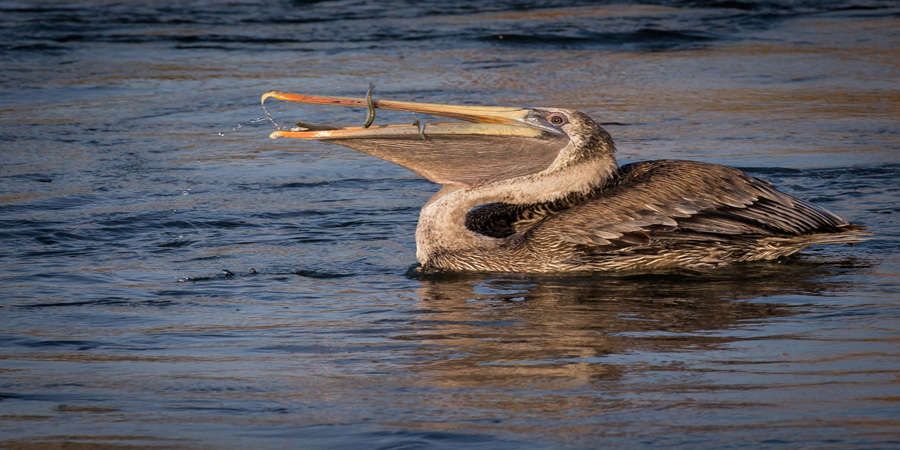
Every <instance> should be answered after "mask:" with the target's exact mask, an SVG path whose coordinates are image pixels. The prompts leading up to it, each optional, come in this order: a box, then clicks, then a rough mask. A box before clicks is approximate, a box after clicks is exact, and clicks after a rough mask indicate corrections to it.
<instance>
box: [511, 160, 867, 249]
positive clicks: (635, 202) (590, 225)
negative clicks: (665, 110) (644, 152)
mask: <svg viewBox="0 0 900 450" xmlns="http://www.w3.org/2000/svg"><path fill="white" fill-rule="evenodd" d="M848 228H855V227H854V226H852V225H850V224H849V223H847V222H846V221H844V220H843V219H841V218H840V217H838V216H836V215H834V214H832V213H831V212H829V211H827V210H825V209H823V208H820V207H818V206H815V205H813V204H810V203H807V202H805V201H803V200H800V199H797V198H794V197H791V196H790V195H787V194H784V193H782V192H778V191H776V190H775V189H773V188H772V187H770V186H769V184H768V183H767V182H765V181H763V180H760V179H758V178H753V177H750V176H748V175H747V174H745V173H743V172H741V171H740V170H737V169H734V168H731V167H726V166H720V165H715V164H707V163H700V162H692V161H667V160H663V161H648V162H641V163H635V164H629V165H626V166H623V167H622V168H621V169H620V176H619V177H618V179H617V180H616V181H615V182H613V183H612V184H611V185H610V186H608V187H607V188H606V189H604V190H603V192H602V193H600V194H599V195H597V196H595V197H593V198H591V199H590V200H588V201H586V202H584V203H582V204H580V205H578V206H575V207H573V208H571V209H568V210H566V211H563V212H560V213H559V214H556V215H554V216H552V217H548V218H547V219H546V220H544V221H543V222H541V223H540V224H539V225H537V226H535V227H534V228H532V229H531V230H529V231H528V232H527V233H528V234H530V236H528V237H529V238H531V239H533V240H534V241H544V242H547V241H556V242H560V241H561V242H569V243H572V244H580V245H588V246H593V247H611V248H620V247H625V246H630V245H639V244H647V243H649V242H650V241H651V239H652V238H654V237H657V238H666V239H679V238H683V239H697V238H700V237H702V238H704V239H730V238H737V237H739V236H797V235H803V234H810V233H814V232H840V231H845V230H846V229H848Z"/></svg>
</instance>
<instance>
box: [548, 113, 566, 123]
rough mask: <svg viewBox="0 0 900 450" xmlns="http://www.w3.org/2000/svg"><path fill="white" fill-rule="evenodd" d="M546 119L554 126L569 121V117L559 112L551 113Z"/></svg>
mask: <svg viewBox="0 0 900 450" xmlns="http://www.w3.org/2000/svg"><path fill="white" fill-rule="evenodd" d="M547 121H548V122H550V123H552V124H553V125H556V126H561V125H565V124H567V123H569V119H568V118H567V117H566V116H565V115H563V114H560V113H553V114H550V115H549V116H547Z"/></svg>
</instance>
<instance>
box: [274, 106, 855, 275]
mask: <svg viewBox="0 0 900 450" xmlns="http://www.w3.org/2000/svg"><path fill="white" fill-rule="evenodd" d="M269 97H275V98H278V99H282V100H290V101H296V102H302V103H318V104H330V105H343V106H356V107H366V106H368V107H369V110H370V111H372V108H373V107H374V108H381V109H393V110H400V111H412V112H418V113H425V114H431V115H437V116H444V117H450V118H454V119H460V120H463V121H466V122H469V123H438V124H428V125H427V128H423V127H421V126H415V125H383V126H372V127H368V128H365V127H346V128H338V129H333V130H331V129H327V130H321V129H319V130H306V131H292V132H286V131H276V132H274V133H272V137H292V138H301V139H314V140H322V141H329V142H332V143H336V144H340V145H344V146H347V147H351V148H354V149H357V150H360V151H362V152H365V153H368V154H370V155H372V156H376V157H378V158H381V159H384V160H387V161H390V162H393V163H395V164H399V165H401V166H403V167H406V168H408V169H410V170H412V171H413V172H416V173H417V174H419V175H421V176H423V177H425V178H427V179H429V180H431V181H433V182H435V183H440V184H442V185H444V186H443V188H442V189H441V190H440V191H439V192H438V193H437V194H435V195H434V197H432V198H431V200H429V201H428V203H427V204H426V205H425V207H424V208H423V209H422V212H421V215H420V218H419V225H418V229H417V230H416V243H417V246H418V249H417V257H418V260H419V262H420V263H421V265H422V269H423V270H424V271H426V272H433V271H492V272H566V271H583V270H588V271H595V270H620V269H622V270H624V269H656V268H706V267H715V266H720V265H723V264H727V263H731V262H741V261H758V260H769V259H775V258H779V257H783V256H786V255H790V254H793V253H795V252H797V251H800V250H802V249H803V248H806V247H807V246H810V245H814V244H830V243H852V242H858V241H860V240H861V239H862V237H861V236H863V235H865V234H867V233H866V232H865V231H863V229H862V227H860V226H855V225H851V224H849V223H847V222H846V221H844V220H843V219H841V218H840V217H838V216H836V215H834V214H833V213H831V212H829V211H827V210H825V209H824V208H821V207H818V206H815V205H812V204H810V203H807V202H805V201H803V200H800V199H797V198H794V197H792V196H790V195H787V194H784V193H782V192H779V191H777V190H775V189H773V188H772V187H770V186H769V183H767V182H765V181H763V180H760V179H758V178H754V177H751V176H748V175H746V174H744V173H743V172H741V171H739V170H737V169H734V168H731V167H726V166H720V165H714V164H707V163H700V162H691V161H668V160H663V161H646V162H639V163H633V164H628V165H625V166H621V167H619V166H618V165H617V163H616V160H615V157H614V152H615V146H614V144H613V141H612V138H611V137H610V135H609V134H608V133H607V132H606V131H605V130H604V129H603V128H601V127H600V126H599V125H597V123H596V122H594V121H593V120H591V119H590V118H589V117H588V116H586V115H584V114H582V113H580V112H577V111H571V110H565V109H555V108H504V107H478V106H450V105H435V104H425V103H408V102H393V101H385V100H380V101H372V100H368V101H366V100H363V99H353V98H343V97H320V96H309V95H302V94H287V93H279V92H269V93H267V94H265V95H264V96H263V101H265V100H266V99H267V98H269Z"/></svg>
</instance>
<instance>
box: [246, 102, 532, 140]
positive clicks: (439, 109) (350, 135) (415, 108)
mask: <svg viewBox="0 0 900 450" xmlns="http://www.w3.org/2000/svg"><path fill="white" fill-rule="evenodd" d="M269 98H276V99H278V100H286V101H290V102H298V103H311V104H318V105H334V106H350V107H357V108H366V107H367V100H366V99H364V98H350V97H326V96H319V95H306V94H291V93H286V92H278V91H271V92H266V93H265V94H263V96H262V100H261V101H262V102H265V101H266V100H267V99H269ZM372 105H373V106H374V107H375V108H376V109H390V110H394V111H409V112H414V113H421V114H428V115H432V116H441V117H448V118H451V119H459V120H463V121H466V122H474V123H479V124H490V126H479V125H471V124H460V123H439V124H428V125H427V130H425V131H424V134H428V135H436V134H456V135H459V134H472V135H484V134H491V135H496V136H523V137H534V136H537V135H538V134H540V130H539V129H537V128H534V127H530V126H524V125H525V123H524V119H525V118H526V117H527V115H528V113H529V110H528V109H526V108H508V107H503V106H500V107H496V106H456V105H439V104H434V103H413V102H397V101H390V100H373V101H372ZM421 134H423V129H422V127H421V125H414V124H409V125H399V124H398V125H375V126H371V127H368V128H365V127H342V128H338V129H336V130H316V131H275V132H273V133H272V134H270V135H269V137H271V138H273V139H274V138H279V137H289V138H296V139H313V140H328V139H362V138H378V137H399V136H404V135H408V136H411V137H419V136H420V135H421Z"/></svg>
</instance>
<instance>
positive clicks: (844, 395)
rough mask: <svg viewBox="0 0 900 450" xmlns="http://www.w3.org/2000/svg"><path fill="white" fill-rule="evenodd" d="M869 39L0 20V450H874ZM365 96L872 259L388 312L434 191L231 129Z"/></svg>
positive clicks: (486, 6) (695, 13) (456, 281)
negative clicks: (795, 215)
mask: <svg viewBox="0 0 900 450" xmlns="http://www.w3.org/2000/svg"><path fill="white" fill-rule="evenodd" d="M897 30H900V7H898V6H897V5H896V3H895V2H893V1H887V0H884V1H878V0H871V1H870V0H845V1H825V2H821V1H800V0H797V1H770V2H742V1H721V2H719V1H686V0H671V1H664V0H660V1H650V2H644V3H627V2H620V3H606V2H536V1H535V2H532V1H515V2H514V1H501V0H498V1H492V0H488V1H483V2H478V3H471V2H456V3H455V4H454V3H452V2H449V3H448V2H431V1H427V0H426V1H417V2H401V1H394V2H378V3H375V2H371V3H368V2H356V1H323V2H315V3H306V2H293V3H292V2H287V1H284V2H278V1H274V0H273V1H249V0H248V1H232V2H206V1H192V2H167V1H161V2H139V1H119V2H116V1H91V2H88V1H81V2H79V1H75V2H56V1H31V2H24V1H0V44H2V45H0V249H2V252H0V447H2V448H60V447H63V446H67V447H66V448H128V449H133V448H223V449H225V448H318V447H326V448H334V447H348V448H460V447H466V448H635V447H666V448H685V449H687V448H723V447H724V448H897V447H900V432H898V431H897V430H900V350H898V349H900V334H898V330H900V300H898V298H900V257H898V255H900V240H898V237H900V231H898V228H900V220H898V214H900V206H898V205H900V203H898V200H900V197H898V193H900V187H898V186H900V128H898V124H900V85H898V81H897V80H898V79H900V51H898V49H900V34H898V31H897ZM370 82H371V83H374V84H375V85H376V91H375V96H376V98H384V99H397V100H411V101H427V102H436V103H456V104H489V105H521V106H530V105H542V106H559V107H568V108H574V109H579V110H582V111H585V112H587V113H589V114H591V115H592V116H593V117H595V118H596V119H597V120H599V121H601V122H603V123H604V124H606V128H607V129H608V130H609V131H610V133H612V135H613V137H614V138H615V139H616V141H617V144H618V147H619V158H620V160H621V161H623V162H630V161H636V160H644V159H658V158H680V159H694V160H702V161H709V162H715V163H721V164H727V165H733V166H737V167H740V168H742V169H744V170H746V171H748V172H749V173H750V174H752V175H754V176H758V177H762V178H766V179H768V180H771V181H772V182H774V183H775V184H776V185H777V186H779V188H781V189H782V190H784V191H787V192H790V193H792V194H795V195H798V196H801V197H804V198H806V199H809V200H812V201H814V202H816V203H819V204H821V205H823V206H826V207H828V208H829V209H831V210H833V211H835V212H836V213H838V214H840V215H842V216H844V217H846V218H847V219H848V220H850V221H852V222H855V223H860V224H865V225H867V226H868V227H869V229H870V230H871V231H873V232H875V233H876V235H875V237H874V238H873V239H872V240H870V241H868V242H865V243H863V244H859V245H857V246H852V247H851V246H830V247H819V248H812V249H809V250H807V251H804V252H803V253H801V254H800V255H798V256H796V257H792V258H790V259H787V260H784V261H779V262H775V263H766V264H754V265H744V266H738V267H734V268H729V269H723V270H718V271H714V272H710V273H706V274H694V275H685V274H665V273H660V274H643V275H628V274H619V275H616V274H610V275H596V276H577V277H551V276H548V277H530V276H501V275H493V276H471V277H452V278H437V279H415V278H410V277H407V276H406V275H405V274H406V272H407V269H408V268H409V267H410V266H412V265H413V264H414V263H415V243H414V238H413V233H414V231H415V226H416V219H417V215H418V210H419V208H420V207H421V206H422V205H423V204H424V202H425V201H426V200H427V199H428V197H429V196H430V195H431V194H432V193H433V192H435V191H436V190H437V186H435V185H432V184H430V183H429V182H427V181H425V180H422V179H420V178H417V177H416V176H415V175H413V174H412V173H410V172H408V171H406V170H404V169H402V168H400V167H396V166H393V165H391V164H389V163H386V162H383V161H379V160H376V159H374V158H371V157H368V156H365V155H362V154H359V153H356V152H354V151H352V150H350V149H346V148H343V147H336V146H328V145H325V144H321V143H315V142H312V143H309V142H289V141H288V140H278V141H272V140H269V139H268V138H267V135H268V133H269V132H270V131H271V130H272V125H271V124H270V123H269V122H268V121H266V120H261V119H262V118H263V117H264V116H263V113H262V111H261V109H260V107H259V96H260V95H261V94H262V93H263V92H266V91H268V90H272V89H279V90H290V91H298V92H306V93H320V94H335V95H346V96H355V97H360V96H363V95H364V94H365V91H366V88H367V87H368V83H370ZM268 105H269V107H270V111H271V112H272V113H273V115H274V116H275V117H276V118H278V119H281V120H284V121H287V122H290V121H292V120H304V121H310V122H317V123H337V122H339V123H350V124H355V123H362V121H363V119H364V112H362V111H359V110H348V109H342V108H331V107H317V106H309V105H306V106H304V105H290V104H284V103H278V102H273V103H270V104H268ZM418 119H422V120H425V118H424V117H416V116H414V115H412V114H410V113H394V114H393V115H391V114H390V113H389V112H384V113H379V119H378V121H379V123H387V122H388V121H392V120H399V121H405V122H404V123H410V122H411V121H412V120H418ZM382 121H383V122H382Z"/></svg>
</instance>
